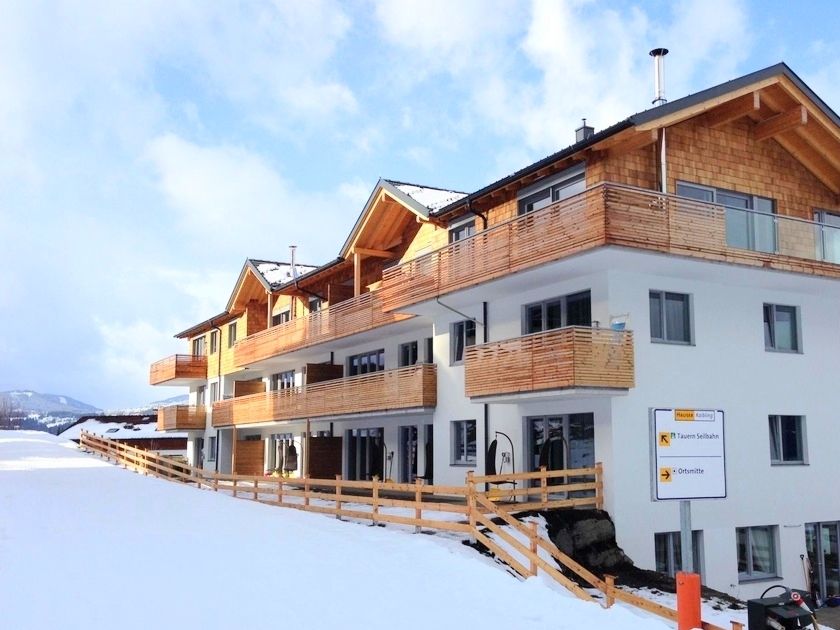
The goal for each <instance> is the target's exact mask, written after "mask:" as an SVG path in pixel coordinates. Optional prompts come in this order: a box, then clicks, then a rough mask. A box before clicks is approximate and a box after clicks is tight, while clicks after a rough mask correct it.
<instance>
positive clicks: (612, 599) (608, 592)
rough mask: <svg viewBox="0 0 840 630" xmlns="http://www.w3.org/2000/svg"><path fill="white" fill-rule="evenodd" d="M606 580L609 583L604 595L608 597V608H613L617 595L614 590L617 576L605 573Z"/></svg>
mask: <svg viewBox="0 0 840 630" xmlns="http://www.w3.org/2000/svg"><path fill="white" fill-rule="evenodd" d="M604 582H606V583H607V589H606V591H605V592H604V595H605V596H606V598H607V608H612V605H613V604H615V597H614V596H613V591H614V590H615V576H614V575H605V576H604Z"/></svg>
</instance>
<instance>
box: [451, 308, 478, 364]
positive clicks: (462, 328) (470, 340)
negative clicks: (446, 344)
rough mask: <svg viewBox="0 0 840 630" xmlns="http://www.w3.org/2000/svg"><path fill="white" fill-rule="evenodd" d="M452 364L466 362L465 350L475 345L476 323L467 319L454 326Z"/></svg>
mask: <svg viewBox="0 0 840 630" xmlns="http://www.w3.org/2000/svg"><path fill="white" fill-rule="evenodd" d="M451 344H452V358H451V360H452V364H453V365H456V364H458V363H462V362H463V361H464V350H465V349H466V348H468V347H470V346H474V345H475V321H474V320H472V319H466V320H464V321H462V322H455V323H454V324H452V333H451Z"/></svg>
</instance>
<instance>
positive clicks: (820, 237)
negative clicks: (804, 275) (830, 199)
mask: <svg viewBox="0 0 840 630" xmlns="http://www.w3.org/2000/svg"><path fill="white" fill-rule="evenodd" d="M814 220H815V221H817V223H819V224H820V225H818V226H817V259H818V260H824V261H826V262H830V263H835V264H840V214H834V213H832V212H826V211H825V210H818V211H817V212H815V213H814Z"/></svg>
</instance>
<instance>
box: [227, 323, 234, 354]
mask: <svg viewBox="0 0 840 630" xmlns="http://www.w3.org/2000/svg"><path fill="white" fill-rule="evenodd" d="M235 343H236V322H233V323H232V324H228V348H233V344H235Z"/></svg>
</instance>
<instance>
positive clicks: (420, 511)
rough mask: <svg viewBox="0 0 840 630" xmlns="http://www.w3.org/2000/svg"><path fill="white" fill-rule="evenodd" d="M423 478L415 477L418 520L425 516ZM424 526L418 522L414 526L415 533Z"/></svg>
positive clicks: (415, 513) (415, 500) (415, 509)
mask: <svg viewBox="0 0 840 630" xmlns="http://www.w3.org/2000/svg"><path fill="white" fill-rule="evenodd" d="M422 503H423V480H422V479H420V477H415V478H414V518H415V519H417V520H418V521H419V520H420V519H422V518H423V507H422ZM421 530H422V528H421V527H420V524H419V523H417V524H416V525H415V526H414V533H415V534H419V533H420V532H421Z"/></svg>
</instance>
